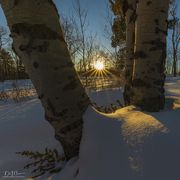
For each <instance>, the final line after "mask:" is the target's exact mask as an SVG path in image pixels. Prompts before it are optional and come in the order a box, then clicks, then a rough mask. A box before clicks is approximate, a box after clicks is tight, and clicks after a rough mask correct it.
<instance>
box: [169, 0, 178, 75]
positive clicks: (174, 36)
mask: <svg viewBox="0 0 180 180" xmlns="http://www.w3.org/2000/svg"><path fill="white" fill-rule="evenodd" d="M169 18H170V20H169V28H170V29H171V30H172V33H171V44H172V55H173V63H172V74H173V76H174V77H176V75H177V61H178V48H179V43H180V21H179V18H178V17H177V1H176V0H173V1H172V2H171V6H170V10H169Z"/></svg>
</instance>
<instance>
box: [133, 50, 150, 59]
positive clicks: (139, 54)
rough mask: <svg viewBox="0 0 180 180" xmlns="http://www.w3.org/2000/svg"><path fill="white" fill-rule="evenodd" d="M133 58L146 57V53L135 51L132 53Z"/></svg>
mask: <svg viewBox="0 0 180 180" xmlns="http://www.w3.org/2000/svg"><path fill="white" fill-rule="evenodd" d="M134 58H135V59H138V58H142V59H146V58H147V54H146V53H145V52H144V51H136V52H135V53H134Z"/></svg>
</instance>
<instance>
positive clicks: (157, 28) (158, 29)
mask: <svg viewBox="0 0 180 180" xmlns="http://www.w3.org/2000/svg"><path fill="white" fill-rule="evenodd" d="M155 33H156V34H159V33H162V34H164V35H166V36H167V31H166V30H162V29H160V28H159V27H156V28H155Z"/></svg>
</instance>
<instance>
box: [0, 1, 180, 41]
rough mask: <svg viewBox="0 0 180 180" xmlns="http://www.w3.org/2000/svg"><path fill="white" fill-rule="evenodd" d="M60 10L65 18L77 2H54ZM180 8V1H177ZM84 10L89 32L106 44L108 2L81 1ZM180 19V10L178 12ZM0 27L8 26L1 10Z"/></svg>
mask: <svg viewBox="0 0 180 180" xmlns="http://www.w3.org/2000/svg"><path fill="white" fill-rule="evenodd" d="M54 1H55V3H56V6H57V8H58V10H59V11H60V12H61V14H64V15H65V16H66V15H67V16H68V15H69V14H72V13H73V2H74V1H75V0H54ZM177 1H178V3H179V7H180V0H177ZM80 3H81V5H82V8H83V9H87V11H88V17H87V19H88V23H89V26H88V30H87V31H88V32H91V33H96V34H97V37H98V40H99V41H100V42H101V43H104V42H105V37H104V28H105V23H107V22H106V20H105V18H106V17H107V4H108V0H80ZM178 16H179V17H180V8H179V11H178ZM0 25H1V26H7V23H6V20H5V17H4V14H3V11H2V9H1V8H0Z"/></svg>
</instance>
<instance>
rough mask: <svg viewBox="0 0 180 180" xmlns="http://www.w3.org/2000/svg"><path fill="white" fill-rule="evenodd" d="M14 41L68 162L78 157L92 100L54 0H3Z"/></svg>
mask: <svg viewBox="0 0 180 180" xmlns="http://www.w3.org/2000/svg"><path fill="white" fill-rule="evenodd" d="M0 3H1V5H2V8H3V10H4V13H5V16H6V18H7V22H8V25H9V28H10V31H11V36H12V38H13V48H14V50H15V51H16V53H17V54H18V56H19V57H20V58H21V60H22V61H23V63H24V65H25V67H26V70H27V72H28V74H29V76H30V78H31V80H32V82H33V84H34V86H35V88H36V90H37V94H38V96H39V99H40V100H41V102H42V105H43V107H44V110H45V118H46V120H48V121H49V123H50V124H51V125H52V126H53V128H54V130H55V137H56V139H57V140H58V141H60V143H61V144H62V146H63V149H64V153H65V156H66V158H67V160H68V159H70V158H71V157H74V156H77V155H78V152H79V144H80V140H81V136H82V126H83V121H82V116H83V113H84V112H85V111H86V108H87V107H88V105H89V103H90V101H89V98H88V96H87V94H86V93H85V90H84V88H83V87H82V85H81V83H80V80H79V78H78V76H77V73H76V71H75V69H74V65H73V63H72V61H71V59H70V55H69V52H68V50H67V45H66V43H65V41H64V37H63V33H62V29H61V26H60V24H59V15H58V12H57V9H56V7H55V5H54V3H53V1H52V0H43V1H42V0H25V1H24V0H0Z"/></svg>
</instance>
